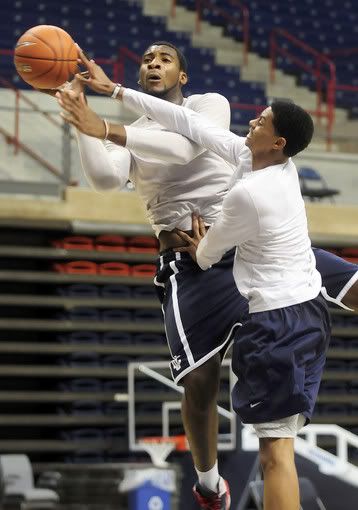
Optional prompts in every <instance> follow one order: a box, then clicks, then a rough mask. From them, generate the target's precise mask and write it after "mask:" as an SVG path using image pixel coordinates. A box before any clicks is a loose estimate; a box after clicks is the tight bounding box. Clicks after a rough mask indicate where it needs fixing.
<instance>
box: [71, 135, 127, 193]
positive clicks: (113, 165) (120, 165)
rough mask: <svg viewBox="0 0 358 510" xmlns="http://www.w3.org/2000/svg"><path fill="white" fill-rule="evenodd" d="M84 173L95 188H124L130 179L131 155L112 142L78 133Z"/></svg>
mask: <svg viewBox="0 0 358 510" xmlns="http://www.w3.org/2000/svg"><path fill="white" fill-rule="evenodd" d="M76 134H77V142H78V148H79V151H80V158H81V165H82V168H83V171H84V173H85V175H86V177H87V179H88V181H89V183H90V184H91V185H92V187H93V188H95V189H96V190H98V191H106V190H111V189H114V188H119V189H121V188H123V187H124V186H125V185H126V182H127V181H128V179H129V170H130V166H131V155H130V152H129V150H128V149H126V148H125V147H120V146H118V145H116V144H114V143H112V142H109V141H106V142H104V143H103V142H102V141H101V140H98V138H93V137H92V136H88V135H85V134H83V133H80V132H79V131H76Z"/></svg>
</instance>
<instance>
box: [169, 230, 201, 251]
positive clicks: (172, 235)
mask: <svg viewBox="0 0 358 510" xmlns="http://www.w3.org/2000/svg"><path fill="white" fill-rule="evenodd" d="M208 228H209V227H206V230H207V229H208ZM185 232H186V234H188V235H189V236H192V235H193V231H192V230H186V231H185ZM180 246H186V243H185V242H184V241H183V239H181V238H180V237H179V236H178V234H177V233H176V232H175V231H174V230H170V231H169V230H162V231H161V232H160V234H159V251H164V250H169V249H170V248H179V247H180Z"/></svg>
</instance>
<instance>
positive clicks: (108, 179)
mask: <svg viewBox="0 0 358 510" xmlns="http://www.w3.org/2000/svg"><path fill="white" fill-rule="evenodd" d="M150 62H152V64H148V67H151V65H153V60H151V61H150ZM93 66H95V65H94V64H93ZM95 67H98V66H95ZM153 68H156V69H160V72H159V74H162V69H161V68H160V66H159V64H158V62H156V63H155V66H154V65H153V67H152V69H153ZM153 77H154V76H153ZM107 80H108V79H107ZM104 83H105V80H104ZM92 85H93V84H92ZM111 85H112V83H111V82H110V87H111ZM160 85H161V82H160V80H158V86H160ZM99 88H100V86H99ZM113 88H114V86H112V89H111V90H110V94H109V95H111V93H112V92H113ZM97 92H104V93H107V94H108V90H106V91H104V90H97ZM197 97H198V98H199V97H200V96H197ZM201 97H205V98H207V99H208V100H210V98H212V99H213V98H214V97H215V95H214V96H211V95H205V96H201ZM68 99H69V101H70V102H71V101H72V100H73V98H72V99H71V98H70V97H69V98H68ZM169 100H170V99H169ZM73 102H74V103H76V101H73ZM66 106H67V109H68V111H71V108H72V106H73V104H72V106H69V104H67V105H66ZM82 107H83V105H82V106H81V108H82ZM77 113H78V112H77ZM85 113H86V115H87V117H86V115H85V116H84V117H82V119H81V121H80V122H79V123H76V122H73V123H74V124H75V125H78V127H79V128H80V129H81V130H83V131H84V132H88V133H89V134H91V135H93V136H97V137H99V138H103V122H102V121H101V120H100V119H99V118H98V117H97V118H95V117H96V116H92V117H91V112H89V111H88V108H87V111H86V112H85ZM88 114H89V116H88ZM77 120H78V119H77ZM147 120H148V119H147ZM98 122H99V133H97V131H98V128H97V131H96V130H94V131H93V130H92V128H93V125H94V124H96V123H97V126H98ZM91 124H93V125H92V126H91ZM113 127H115V126H113ZM116 127H117V128H119V129H117V130H116V132H115V133H114V132H113V129H111V135H110V138H111V139H112V140H113V141H116V143H119V144H121V145H123V144H124V140H123V138H124V137H125V131H126V130H127V131H128V132H130V131H131V130H130V129H129V128H128V127H126V128H125V129H124V128H123V127H120V126H116ZM111 128H112V125H111ZM86 130H87V131H86ZM123 131H124V134H123ZM133 132H135V130H134V131H133ZM146 134H147V136H146V139H145V143H143V144H142V142H141V136H140V135H141V133H138V135H139V136H138V138H137V142H138V144H137V145H136V139H135V138H132V139H130V137H129V145H130V148H131V151H132V150H134V153H135V150H136V149H137V151H138V146H139V147H140V149H141V150H143V151H145V150H149V151H150V150H151V149H150V144H151V143H153V144H155V142H156V137H155V136H153V134H151V133H150V131H149V130H148V131H147V132H146ZM83 142H84V143H83V144H82V152H83V153H84V155H85V157H86V155H87V160H89V161H88V165H90V168H91V167H92V170H91V171H92V172H93V176H92V179H93V180H94V181H95V184H97V187H99V188H101V189H106V188H107V187H108V188H111V187H114V186H117V185H118V184H119V183H120V181H119V180H118V177H117V176H116V174H117V172H118V166H116V164H115V163H116V161H117V160H116V158H115V157H114V156H116V157H118V154H119V153H120V150H121V151H122V152H123V153H125V152H126V151H125V150H123V149H121V148H120V147H119V148H118V147H117V148H116V147H114V146H113V147H109V146H107V150H110V151H111V156H112V160H111V164H109V163H108V153H107V154H103V160H102V159H101V158H100V160H99V162H100V163H103V166H101V165H97V166H96V165H95V163H94V161H97V154H96V151H93V149H94V148H97V147H96V142H97V141H96V140H94V139H93V138H92V137H84V138H83ZM87 144H88V146H87ZM141 144H142V145H141ZM127 147H128V145H127ZM98 150H99V151H100V152H99V153H100V154H101V150H102V146H100V145H98ZM153 151H155V148H153ZM153 151H152V153H151V156H152V157H153V156H155V155H157V158H156V159H158V157H160V154H156V153H155V152H153ZM159 152H160V151H159ZM174 152H175V151H174ZM244 152H245V150H244ZM170 154H171V151H167V154H166V157H169V158H170V157H172V156H171V155H170ZM101 157H102V156H101ZM128 157H130V156H129V155H128ZM182 161H185V158H184V159H182ZM209 164H210V158H208V159H207V160H206V165H209ZM93 167H95V168H93ZM198 168H200V167H198ZM106 169H107V170H106ZM174 170H175V171H176V172H180V171H181V170H182V169H181V168H180V166H173V167H172V171H174ZM240 171H242V169H241V170H240ZM87 173H90V172H89V171H88V168H87ZM127 175H128V174H127ZM202 175H203V178H200V179H197V180H193V181H192V182H191V186H194V187H195V186H201V185H207V184H210V179H212V178H213V175H212V174H210V175H211V177H210V175H207V177H206V178H204V174H202ZM103 176H105V177H103ZM164 176H167V172H165V173H164ZM156 177H157V179H156V181H158V179H159V180H160V174H159V173H158V174H157V176H156ZM121 182H124V179H123V181H121ZM180 184H181V183H179V180H178V186H179V189H180ZM158 189H159V188H158ZM177 190H178V188H177ZM198 191H199V190H195V189H193V190H192V193H191V199H192V204H191V205H194V207H193V208H192V209H191V210H200V209H199V208H196V207H195V201H196V198H195V196H198V195H200V193H198ZM179 196H180V193H179ZM161 198H162V199H165V193H162V194H161ZM170 207H173V204H171V205H170ZM170 207H169V209H170ZM179 220H180V218H178V219H177V222H179ZM205 220H206V223H209V224H210V221H209V222H208V221H207V219H206V218H205ZM177 224H178V223H176V225H177ZM163 228H164V229H165V226H164V227H163ZM184 228H185V227H184ZM209 232H210V231H209ZM164 233H165V234H169V232H167V231H166V230H165V231H164ZM159 239H160V240H161V236H160V235H159ZM176 242H177V241H176ZM161 244H162V241H161ZM172 246H173V245H172ZM182 256H183V255H182ZM182 263H183V261H181V262H180V264H182ZM175 264H177V265H178V264H179V262H178V261H176V262H175ZM214 267H217V264H216V265H215V266H214ZM221 267H222V266H221ZM228 270H229V271H230V268H229V267H228ZM226 272H227V271H226ZM209 274H210V271H208V272H205V273H203V275H206V276H205V277H203V278H201V279H200V277H199V276H198V275H197V273H196V274H195V275H194V279H193V275H192V274H190V273H188V271H183V276H185V278H186V280H188V281H187V284H188V285H189V286H192V285H195V281H196V282H197V284H199V286H201V287H203V286H204V284H207V287H205V288H204V295H205V299H206V300H207V297H208V296H210V299H209V300H207V301H208V304H209V305H210V304H211V294H207V293H206V289H207V288H209V289H210V288H212V285H216V292H217V293H219V294H222V297H223V299H225V296H226V298H227V301H226V304H227V307H226V311H227V312H228V314H229V315H230V314H231V311H230V308H231V307H230V302H231V303H232V300H231V301H230V299H229V298H228V296H229V295H230V292H231V291H229V292H227V285H225V284H224V282H223V285H222V287H221V288H220V286H218V279H215V278H214V279H212V278H211V277H209ZM223 275H224V273H223V272H221V276H223ZM180 276H181V274H179V275H177V276H176V278H177V279H178V281H179V284H180V283H183V280H182V281H181V282H180ZM230 285H231V284H230ZM197 288H198V287H197ZM230 288H231V287H230ZM182 290H185V287H182ZM189 296H190V294H189ZM184 298H185V299H188V293H185V292H184ZM199 298H200V296H199ZM199 301H200V299H199ZM197 312H198V310H197V309H196V310H195V316H196V318H197V315H198V313H197ZM205 312H206V313H205V314H203V319H204V317H206V319H204V322H202V323H200V322H199V323H200V324H201V325H202V324H205V322H207V323H208V329H210V328H211V329H212V326H213V324H215V323H216V324H217V323H218V321H220V317H221V315H220V307H219V309H218V314H217V315H216V314H215V317H213V315H212V313H211V308H210V306H209V307H207V308H206V309H205ZM217 319H218V320H217ZM208 329H205V331H203V333H202V334H201V335H198V337H197V341H198V342H200V341H201V338H205V335H206V333H207V331H208ZM209 336H210V334H209ZM200 337H201V338H200ZM194 340H195V338H194ZM218 340H219V338H218ZM218 343H219V344H220V342H218ZM214 354H215V353H214ZM213 358H215V356H214V355H213ZM206 359H207V358H206ZM177 366H178V365H177ZM197 366H198V365H195V364H194V366H192V367H193V370H192V372H191V373H192V375H193V374H194V373H195V372H196V371H197ZM192 367H190V368H192ZM199 367H200V366H199ZM187 373H188V372H187ZM215 374H217V372H215V370H213V366H212V365H211V369H210V371H208V372H207V377H206V376H204V386H205V377H206V382H207V383H210V381H212V380H213V379H214V375H215ZM174 376H175V374H174ZM185 379H186V378H185V377H184V386H185ZM204 389H205V390H208V391H209V392H212V389H209V388H208V386H206V387H205V388H204ZM194 391H195V390H194ZM214 393H215V392H214ZM198 394H199V398H201V403H202V401H203V396H204V394H203V392H202V388H200V390H198ZM204 400H205V399H204ZM209 417H210V415H209ZM183 418H184V422H185V415H183ZM211 418H212V415H211ZM194 419H195V417H194ZM186 428H187V427H186ZM201 432H202V430H200V433H201ZM193 439H194V438H193ZM202 439H203V437H202ZM189 440H190V436H189ZM192 442H194V440H193V441H192ZM204 443H205V439H203V441H202V443H201V444H202V445H203V444H204ZM192 449H193V448H192ZM214 450H215V452H216V449H214ZM195 452H198V450H197V449H195V448H194V449H193V456H194V460H195ZM196 466H197V463H196ZM209 467H210V464H209ZM199 476H200V475H199ZM226 500H227V498H226ZM213 504H214V503H213ZM224 504H225V503H224ZM207 508H209V507H207ZM222 508H226V506H222Z"/></svg>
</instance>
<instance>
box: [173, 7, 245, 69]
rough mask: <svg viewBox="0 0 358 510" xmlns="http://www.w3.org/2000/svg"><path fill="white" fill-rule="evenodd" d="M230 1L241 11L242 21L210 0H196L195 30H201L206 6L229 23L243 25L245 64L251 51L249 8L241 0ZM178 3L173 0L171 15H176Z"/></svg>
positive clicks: (198, 31)
mask: <svg viewBox="0 0 358 510" xmlns="http://www.w3.org/2000/svg"><path fill="white" fill-rule="evenodd" d="M228 2H229V3H230V4H231V5H233V6H234V7H237V8H238V9H239V11H240V13H241V18H242V21H239V20H237V19H235V18H233V17H232V16H231V15H230V14H229V13H228V12H227V11H225V10H224V9H223V8H221V7H218V6H217V5H216V4H214V3H212V2H210V1H209V0H196V2H195V6H196V23H195V31H196V32H197V33H200V32H201V21H202V19H203V9H204V8H205V7H207V8H209V9H211V10H212V11H214V12H215V13H216V14H218V15H219V16H220V17H221V18H222V19H223V20H225V22H226V23H228V24H234V25H237V26H240V27H241V26H242V36H243V50H242V59H243V64H244V65H247V63H248V52H249V34H250V28H249V23H250V22H249V19H250V14H249V9H248V8H247V7H246V5H244V4H243V3H242V2H241V1H240V0H228ZM176 4H177V0H172V5H171V12H170V14H171V16H172V17H175V15H176Z"/></svg>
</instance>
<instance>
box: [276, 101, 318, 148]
mask: <svg viewBox="0 0 358 510" xmlns="http://www.w3.org/2000/svg"><path fill="white" fill-rule="evenodd" d="M271 109H272V113H273V119H272V123H273V127H274V129H275V132H276V134H277V135H278V136H282V137H283V138H285V139H286V145H285V147H284V149H283V153H284V154H285V155H286V156H288V157H291V156H295V155H296V154H298V153H299V152H301V151H303V149H305V148H306V147H307V145H308V144H309V143H310V141H311V140H312V136H313V131H314V125H313V120H312V117H311V116H310V115H309V113H307V112H306V111H305V110H304V109H303V108H301V107H300V106H298V105H297V104H295V103H293V102H292V101H284V100H275V101H273V102H272V103H271Z"/></svg>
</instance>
